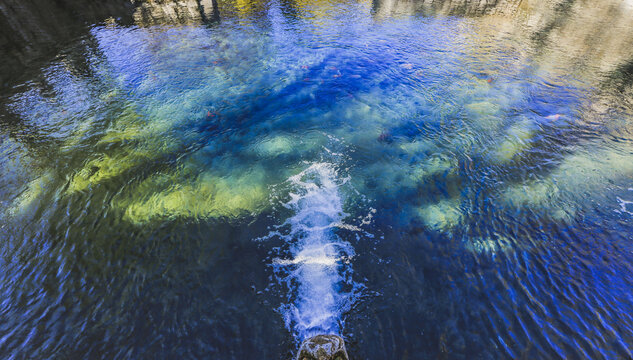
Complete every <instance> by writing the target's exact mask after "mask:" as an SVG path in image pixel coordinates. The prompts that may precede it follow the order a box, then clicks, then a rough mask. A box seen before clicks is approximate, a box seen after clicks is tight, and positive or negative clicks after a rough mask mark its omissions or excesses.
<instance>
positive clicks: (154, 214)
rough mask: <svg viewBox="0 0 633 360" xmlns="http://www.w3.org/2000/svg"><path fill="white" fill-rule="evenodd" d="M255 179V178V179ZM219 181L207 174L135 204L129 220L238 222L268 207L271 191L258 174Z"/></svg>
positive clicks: (136, 221) (128, 217)
mask: <svg viewBox="0 0 633 360" xmlns="http://www.w3.org/2000/svg"><path fill="white" fill-rule="evenodd" d="M254 177H255V178H254ZM254 177H253V176H251V175H250V174H248V173H246V174H244V175H241V176H231V177H226V178H224V177H219V176H216V175H213V174H211V173H204V174H202V175H200V176H199V177H198V179H197V180H196V181H194V182H193V183H190V184H185V185H182V184H178V185H175V186H173V187H171V188H169V189H167V190H165V191H161V192H157V193H154V194H152V195H150V196H149V198H148V199H147V200H144V201H137V202H133V203H131V204H130V205H129V206H128V207H127V209H126V210H125V216H124V217H125V218H126V219H127V220H129V221H131V222H133V223H136V224H142V223H145V222H148V221H151V220H153V219H176V218H192V219H208V218H223V219H228V220H236V219H239V218H242V217H245V216H255V215H257V214H259V213H260V212H261V211H263V209H264V208H265V207H266V206H267V204H268V196H269V194H268V190H267V188H266V186H264V184H263V182H262V181H261V179H257V178H259V176H258V174H255V176H254Z"/></svg>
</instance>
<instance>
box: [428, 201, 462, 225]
mask: <svg viewBox="0 0 633 360" xmlns="http://www.w3.org/2000/svg"><path fill="white" fill-rule="evenodd" d="M417 214H418V216H419V218H420V219H421V220H422V222H423V223H424V224H425V225H426V226H427V227H429V228H430V229H432V230H436V231H448V230H451V229H452V228H454V227H455V226H457V225H459V224H460V223H461V221H462V218H463V214H462V212H461V210H460V209H459V202H458V201H457V200H442V201H440V202H438V203H437V204H432V205H427V206H424V207H422V208H418V209H417Z"/></svg>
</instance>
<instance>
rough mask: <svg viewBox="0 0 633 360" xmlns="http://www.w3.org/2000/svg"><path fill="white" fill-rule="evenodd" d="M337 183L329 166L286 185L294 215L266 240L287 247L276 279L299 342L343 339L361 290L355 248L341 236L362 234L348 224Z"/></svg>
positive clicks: (316, 168) (284, 311) (288, 324)
mask: <svg viewBox="0 0 633 360" xmlns="http://www.w3.org/2000/svg"><path fill="white" fill-rule="evenodd" d="M348 180H349V178H343V179H341V178H339V177H338V174H337V171H336V169H335V168H334V166H332V165H331V164H329V163H315V164H312V165H311V166H309V167H308V168H307V169H305V170H304V171H302V172H301V173H299V174H297V175H295V176H292V177H290V178H289V179H288V184H289V185H290V187H291V191H290V200H289V201H287V202H286V203H284V206H285V207H286V208H288V209H289V210H291V211H292V213H293V215H292V216H290V217H289V218H288V219H287V220H286V221H285V222H284V223H282V224H281V225H279V226H277V227H276V230H275V231H273V232H271V233H270V234H269V235H268V237H269V238H272V237H279V238H280V239H282V240H283V242H284V244H285V246H284V247H285V249H284V250H282V251H281V252H282V254H280V257H278V258H275V259H274V260H273V261H272V267H273V269H274V272H275V276H276V279H277V280H278V281H279V283H280V284H282V285H285V286H286V288H287V290H288V292H287V296H286V303H285V304H283V305H282V306H281V307H280V312H281V314H282V315H283V317H284V321H285V323H286V327H287V328H288V329H289V330H290V331H292V332H293V334H294V336H295V338H296V339H297V340H298V341H303V340H304V339H307V338H308V337H311V336H314V335H318V334H337V335H338V334H340V332H341V327H342V325H343V315H344V313H345V312H346V311H348V310H349V309H350V307H351V305H352V304H353V303H354V302H355V300H356V299H357V298H358V295H359V293H360V291H361V290H362V288H363V285H362V284H359V283H356V282H354V281H353V280H352V268H351V265H350V260H351V259H352V257H353V256H354V255H355V253H354V249H353V248H352V245H351V244H350V243H349V242H347V241H345V240H343V239H342V238H341V236H340V234H341V232H350V231H360V229H359V228H358V227H356V226H354V225H350V224H345V223H344V220H345V218H347V217H348V214H346V213H345V212H344V211H343V198H342V196H341V192H340V191H339V190H340V187H341V186H342V185H344V184H346V183H347V182H348Z"/></svg>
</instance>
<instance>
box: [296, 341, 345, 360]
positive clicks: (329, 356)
mask: <svg viewBox="0 0 633 360" xmlns="http://www.w3.org/2000/svg"><path fill="white" fill-rule="evenodd" d="M297 360H349V357H348V356H347V351H346V350H345V342H344V341H343V339H342V338H341V337H340V336H337V335H317V336H313V337H311V338H309V339H307V340H305V341H304V342H303V343H302V344H301V348H300V349H299V353H298V355H297Z"/></svg>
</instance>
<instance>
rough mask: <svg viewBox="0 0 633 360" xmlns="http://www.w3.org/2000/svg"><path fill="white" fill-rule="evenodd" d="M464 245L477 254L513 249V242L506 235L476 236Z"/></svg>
mask: <svg viewBox="0 0 633 360" xmlns="http://www.w3.org/2000/svg"><path fill="white" fill-rule="evenodd" d="M464 247H465V248H466V249H467V250H469V251H471V252H473V253H476V254H489V255H494V254H496V253H498V252H505V251H509V250H511V249H512V242H511V241H510V240H509V239H508V238H505V237H499V238H498V239H496V240H495V239H492V238H475V239H468V240H467V241H466V244H465V245H464Z"/></svg>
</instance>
